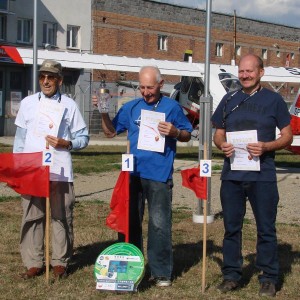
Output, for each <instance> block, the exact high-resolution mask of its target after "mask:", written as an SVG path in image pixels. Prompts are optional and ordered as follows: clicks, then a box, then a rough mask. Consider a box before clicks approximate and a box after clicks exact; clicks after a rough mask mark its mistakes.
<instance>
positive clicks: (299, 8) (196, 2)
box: [155, 0, 300, 28]
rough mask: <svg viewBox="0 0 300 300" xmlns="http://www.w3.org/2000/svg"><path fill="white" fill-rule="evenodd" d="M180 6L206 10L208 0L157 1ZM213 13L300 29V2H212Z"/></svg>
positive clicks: (296, 0)
mask: <svg viewBox="0 0 300 300" xmlns="http://www.w3.org/2000/svg"><path fill="white" fill-rule="evenodd" d="M155 1H157V2H165V3H170V4H176V5H180V6H187V7H195V8H200V9H205V8H206V0H155ZM211 3H212V11H216V12H221V13H226V14H231V15H233V12H234V10H236V15H237V16H241V17H245V18H250V19H255V20H261V21H265V22H271V23H276V24H282V25H287V26H292V27H298V28H300V1H299V0H248V1H244V0H212V2H211Z"/></svg>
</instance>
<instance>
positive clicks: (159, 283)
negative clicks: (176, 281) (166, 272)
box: [154, 277, 172, 287]
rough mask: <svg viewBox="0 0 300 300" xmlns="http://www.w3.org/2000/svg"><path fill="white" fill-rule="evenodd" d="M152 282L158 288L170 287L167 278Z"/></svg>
mask: <svg viewBox="0 0 300 300" xmlns="http://www.w3.org/2000/svg"><path fill="white" fill-rule="evenodd" d="M154 282H155V285H156V286H159V287H167V286H171V285H172V282H171V280H170V279H168V278H167V277H156V278H154Z"/></svg>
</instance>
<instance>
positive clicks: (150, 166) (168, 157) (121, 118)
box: [113, 97, 193, 182]
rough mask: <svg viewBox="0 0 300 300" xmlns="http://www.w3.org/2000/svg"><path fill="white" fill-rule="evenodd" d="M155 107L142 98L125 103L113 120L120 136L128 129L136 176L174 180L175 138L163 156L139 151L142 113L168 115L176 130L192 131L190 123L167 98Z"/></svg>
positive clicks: (181, 111)
mask: <svg viewBox="0 0 300 300" xmlns="http://www.w3.org/2000/svg"><path fill="white" fill-rule="evenodd" d="M155 106H156V104H148V103H147V102H146V101H145V100H144V99H143V98H139V99H135V100H132V101H130V102H127V103H126V104H124V105H123V106H122V107H121V108H120V110H119V111H118V113H117V115H116V117H115V118H114V119H113V124H114V127H115V129H116V131H117V134H119V133H121V132H124V131H126V130H128V139H129V141H130V153H131V154H133V156H134V171H133V172H132V174H133V175H135V176H139V177H141V178H145V179H151V180H155V181H160V182H166V181H167V180H168V179H170V178H172V174H173V163H174V158H175V154H176V139H174V138H171V137H167V136H166V139H165V150H164V152H163V153H160V152H153V151H146V150H139V149H137V143H138V136H139V131H140V127H139V126H140V120H141V110H142V109H144V110H155V111H156V112H162V113H165V116H166V118H165V120H166V122H171V123H172V124H173V125H174V126H175V127H176V128H178V129H180V130H186V131H189V132H191V131H192V130H193V128H192V125H191V123H190V122H189V120H188V119H187V118H186V116H185V115H184V113H183V110H182V108H181V106H180V105H179V104H178V103H177V102H176V101H174V100H172V99H170V98H168V97H162V98H161V99H160V101H159V103H158V105H157V106H156V107H155Z"/></svg>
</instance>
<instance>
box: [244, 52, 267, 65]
mask: <svg viewBox="0 0 300 300" xmlns="http://www.w3.org/2000/svg"><path fill="white" fill-rule="evenodd" d="M249 59H250V60H254V61H255V63H256V66H257V67H258V68H260V69H263V68H264V62H263V60H262V59H261V58H260V57H259V56H258V55H256V54H252V53H249V54H246V55H244V56H242V58H241V59H240V62H239V67H240V65H241V63H242V62H243V61H244V60H249Z"/></svg>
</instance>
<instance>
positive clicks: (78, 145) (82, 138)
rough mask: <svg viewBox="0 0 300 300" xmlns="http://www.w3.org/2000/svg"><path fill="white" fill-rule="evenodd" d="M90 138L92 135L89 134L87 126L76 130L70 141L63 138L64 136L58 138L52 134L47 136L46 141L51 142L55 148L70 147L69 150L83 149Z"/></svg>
mask: <svg viewBox="0 0 300 300" xmlns="http://www.w3.org/2000/svg"><path fill="white" fill-rule="evenodd" d="M89 140H90V137H89V135H88V130H87V128H86V127H85V128H83V129H81V130H78V131H76V132H74V133H73V134H72V135H71V140H70V141H68V140H65V139H62V138H57V137H55V136H52V135H47V136H46V141H47V142H49V144H50V145H51V146H52V147H53V148H63V149H68V150H72V149H73V150H80V149H83V148H85V147H86V146H87V145H88V143H89Z"/></svg>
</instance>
